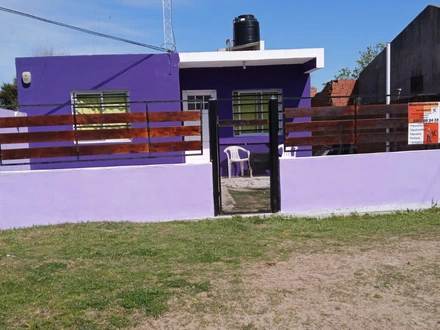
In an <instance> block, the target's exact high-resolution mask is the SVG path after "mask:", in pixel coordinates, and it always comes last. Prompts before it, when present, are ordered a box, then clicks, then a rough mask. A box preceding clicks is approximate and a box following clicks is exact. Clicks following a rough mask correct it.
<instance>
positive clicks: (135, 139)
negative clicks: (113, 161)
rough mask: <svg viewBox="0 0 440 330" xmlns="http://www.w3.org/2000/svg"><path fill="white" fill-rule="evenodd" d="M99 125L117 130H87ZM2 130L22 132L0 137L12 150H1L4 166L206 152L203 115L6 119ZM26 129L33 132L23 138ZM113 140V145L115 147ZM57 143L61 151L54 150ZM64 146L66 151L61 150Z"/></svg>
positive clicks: (168, 114)
mask: <svg viewBox="0 0 440 330" xmlns="http://www.w3.org/2000/svg"><path fill="white" fill-rule="evenodd" d="M188 121H192V122H196V123H197V124H195V125H194V124H193V123H192V124H191V125H188V124H187V123H185V122H188ZM96 124H113V125H115V124H116V126H115V127H114V128H112V127H111V125H109V127H107V128H102V129H85V128H84V126H81V125H96ZM132 124H137V125H132ZM133 126H134V127H133ZM137 126H139V127H137ZM121 127H122V128H121ZM0 128H17V132H14V133H1V134H0V147H1V146H2V145H3V146H5V145H9V147H8V148H5V147H3V148H0V152H1V153H0V156H1V158H0V159H1V160H17V159H33V158H52V157H56V158H62V157H71V156H76V157H78V158H79V157H81V156H97V155H121V154H139V153H154V152H174V151H190V150H191V151H196V150H201V148H202V141H201V131H202V129H201V114H200V111H171V112H150V113H148V114H147V113H123V114H91V115H51V116H30V117H7V118H0ZM23 128H25V129H28V130H29V129H30V130H31V131H30V132H20V130H21V131H23ZM33 130H38V131H33ZM189 136H192V137H194V136H196V137H200V139H197V140H191V141H184V137H189ZM156 138H180V139H177V140H179V141H160V142H158V141H154V140H155V139H156ZM121 139H123V140H121ZM108 140H113V141H112V142H111V143H110V142H109V141H108ZM118 140H121V141H120V142H119V141H118ZM156 140H157V139H156ZM174 140H176V139H174ZM85 141H87V144H85V143H84V142H85ZM54 142H56V143H57V144H58V145H56V146H54V145H53V143H54ZM17 143H24V144H29V147H27V148H23V147H21V148H15V146H14V145H12V144H17ZM35 143H38V144H41V143H43V144H44V146H33V144H35ZM60 144H66V145H62V146H59V145H60Z"/></svg>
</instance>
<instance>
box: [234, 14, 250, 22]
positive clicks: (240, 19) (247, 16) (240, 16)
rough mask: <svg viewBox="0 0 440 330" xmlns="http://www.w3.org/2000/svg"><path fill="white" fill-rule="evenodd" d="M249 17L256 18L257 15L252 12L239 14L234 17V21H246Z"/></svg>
mask: <svg viewBox="0 0 440 330" xmlns="http://www.w3.org/2000/svg"><path fill="white" fill-rule="evenodd" d="M248 19H255V16H254V15H252V14H245V15H239V16H238V17H236V18H235V19H234V21H245V20H248Z"/></svg>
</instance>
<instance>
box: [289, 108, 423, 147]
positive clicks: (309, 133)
mask: <svg viewBox="0 0 440 330" xmlns="http://www.w3.org/2000/svg"><path fill="white" fill-rule="evenodd" d="M386 114H389V118H386ZM304 118H308V120H309V121H304V122H301V119H304ZM310 118H311V121H310ZM292 120H293V121H292ZM285 122H286V123H285V145H286V146H308V147H312V149H313V151H314V152H315V151H317V150H319V149H320V148H323V147H332V148H337V147H339V146H346V147H347V148H346V149H345V150H348V149H350V148H351V149H352V150H356V152H357V153H370V152H383V151H385V150H386V143H387V142H389V146H390V150H391V151H404V150H420V149H425V146H408V133H407V132H408V105H407V104H391V105H385V104H383V105H381V104H378V105H353V106H335V107H328V106H327V107H309V108H287V109H285ZM387 130H388V131H387ZM292 133H295V134H292ZM301 135H302V136H301Z"/></svg>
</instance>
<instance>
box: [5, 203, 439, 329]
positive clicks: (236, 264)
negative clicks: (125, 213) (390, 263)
mask: <svg viewBox="0 0 440 330" xmlns="http://www.w3.org/2000/svg"><path fill="white" fill-rule="evenodd" d="M439 233H440V210H439V209H435V208H433V209H430V210H427V211H423V212H400V213H396V214H390V215H375V216H373V215H366V216H358V215H352V216H350V217H333V218H328V219H322V220H316V219H285V218H282V217H273V218H260V217H250V218H241V217H233V218H231V219H219V220H216V221H197V222H170V223H157V224H134V223H87V224H69V225H57V226H47V227H35V228H28V229H18V230H7V231H1V232H0V297H1V299H0V329H61V328H63V329H121V328H129V327H132V326H135V325H136V324H137V323H138V322H140V321H141V320H143V319H145V318H146V317H157V316H159V315H162V314H163V313H164V312H165V311H167V309H168V308H169V307H168V306H169V302H170V299H172V298H175V299H178V298H179V297H197V296H198V295H201V294H206V293H208V294H209V292H210V290H211V287H212V281H216V280H219V279H222V278H224V277H225V274H229V273H231V272H232V273H235V272H237V271H239V270H240V269H241V267H242V266H243V265H244V264H246V263H249V262H260V261H265V262H275V261H278V260H282V259H284V258H288V256H289V255H290V254H291V253H292V252H298V251H299V252H311V253H319V252H323V251H325V250H326V249H327V248H328V247H329V246H333V247H343V246H346V245H350V244H356V245H359V244H362V243H363V242H371V241H386V240H387V239H389V237H391V236H398V237H411V238H416V239H424V238H426V237H436V236H438V235H439ZM391 276H396V275H392V274H391V270H390V269H385V270H384V275H383V283H388V282H389V281H390V278H391ZM231 283H232V284H233V285H240V279H238V278H235V279H233V280H232V281H231ZM381 283H382V282H381ZM381 283H379V284H378V285H379V286H380V287H381V289H386V287H387V285H388V284H386V285H385V284H383V283H382V284H381ZM376 298H379V297H376ZM244 328H245V329H252V328H253V324H252V323H249V324H247V325H246V326H245V327H244Z"/></svg>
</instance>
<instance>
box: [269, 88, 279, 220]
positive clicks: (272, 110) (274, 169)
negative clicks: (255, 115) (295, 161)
mask: <svg viewBox="0 0 440 330" xmlns="http://www.w3.org/2000/svg"><path fill="white" fill-rule="evenodd" d="M278 120H279V119H278V100H277V98H275V97H274V96H272V97H271V99H270V101H269V152H270V207H271V210H272V213H276V212H279V211H280V210H281V202H280V162H279V158H278V132H279V122H278Z"/></svg>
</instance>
